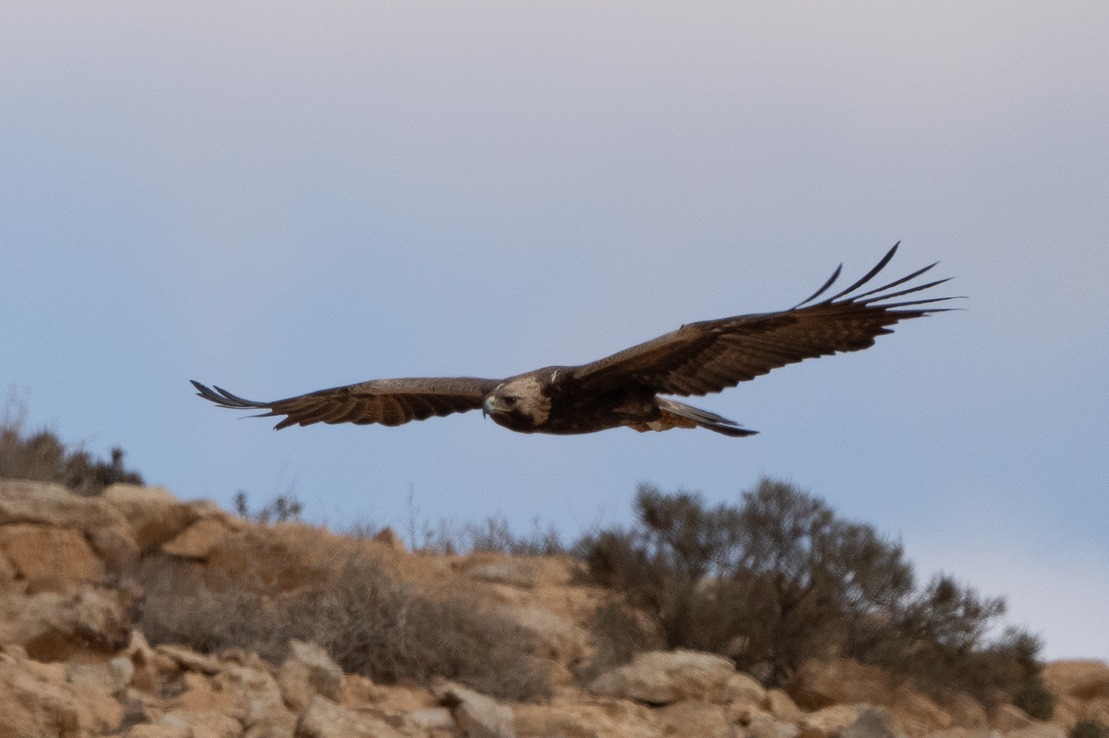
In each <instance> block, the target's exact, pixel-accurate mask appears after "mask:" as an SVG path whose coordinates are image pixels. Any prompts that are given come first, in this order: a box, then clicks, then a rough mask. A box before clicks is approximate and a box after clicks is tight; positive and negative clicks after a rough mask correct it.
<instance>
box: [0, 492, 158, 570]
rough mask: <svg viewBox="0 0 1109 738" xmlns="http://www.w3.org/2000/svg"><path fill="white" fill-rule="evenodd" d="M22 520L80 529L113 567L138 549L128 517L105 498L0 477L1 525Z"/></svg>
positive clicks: (125, 563) (127, 560)
mask: <svg viewBox="0 0 1109 738" xmlns="http://www.w3.org/2000/svg"><path fill="white" fill-rule="evenodd" d="M21 523H22V524H30V525H39V526H45V527H49V528H68V529H70V530H74V531H77V532H79V533H80V534H81V535H83V536H84V537H85V540H86V541H87V542H88V544H89V545H90V546H91V547H92V550H93V551H95V552H96V554H97V556H98V557H99V558H100V559H101V561H103V563H104V564H105V565H106V566H108V567H109V568H111V569H113V570H119V569H122V568H124V567H126V566H129V565H130V564H131V563H133V562H134V561H135V560H136V558H137V556H138V553H139V547H138V545H137V544H136V543H135V537H134V535H133V534H132V533H131V526H130V524H129V523H128V522H127V519H126V518H125V517H124V516H123V515H122V514H121V513H120V512H119V510H117V509H116V508H115V507H113V506H112V505H110V504H109V503H107V502H105V501H104V500H103V499H101V498H99V497H79V496H78V495H75V494H73V493H72V492H70V491H69V490H67V489H66V488H64V487H62V486H60V485H57V484H49V483H46V482H30V481H25V480H20V479H0V526H11V525H18V524H21Z"/></svg>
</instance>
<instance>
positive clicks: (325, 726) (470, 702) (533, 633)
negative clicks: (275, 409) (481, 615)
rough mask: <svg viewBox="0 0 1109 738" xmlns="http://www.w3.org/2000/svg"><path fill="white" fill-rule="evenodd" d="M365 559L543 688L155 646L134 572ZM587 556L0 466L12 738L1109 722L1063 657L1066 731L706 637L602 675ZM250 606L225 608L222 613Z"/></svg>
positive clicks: (1026, 733)
mask: <svg viewBox="0 0 1109 738" xmlns="http://www.w3.org/2000/svg"><path fill="white" fill-rule="evenodd" d="M355 555H357V556H369V557H372V558H373V560H374V561H375V562H377V564H375V565H380V566H381V567H384V568H386V569H387V570H388V571H389V572H391V575H390V576H395V577H396V578H397V580H398V581H401V582H404V583H405V587H409V588H411V590H412V591H419V592H425V591H426V592H438V593H440V595H439V596H440V597H442V596H445V595H443V593H448V595H449V593H451V592H461V591H464V592H466V595H467V597H469V598H475V597H476V598H480V599H481V600H482V601H483V602H485V603H487V605H488V607H489V608H490V609H491V610H493V611H495V612H496V613H497V619H495V620H490V621H488V622H490V623H495V624H496V625H495V628H496V629H497V632H496V633H494V634H493V635H494V637H496V638H498V639H502V638H503V640H504V641H505V642H508V643H513V644H520V647H521V648H524V649H526V650H527V652H528V653H527V658H528V659H529V661H527V662H526V663H528V664H530V665H531V666H530V667H529V668H531V669H533V670H534V671H535V673H537V674H541V675H542V676H543V683H544V684H545V685H547V686H548V688H547V689H545V691H544V692H543V693H542V696H540V697H532V698H529V701H513V700H508V699H505V698H503V697H502V698H499V699H495V698H493V697H491V696H489V695H488V694H482V693H481V692H480V691H478V690H476V689H474V688H471V687H467V686H464V685H463V684H461V683H458V682H455V681H450V680H447V679H442V678H440V679H435V678H431V679H427V680H423V681H422V682H418V681H415V680H408V681H405V680H400V682H399V683H391V684H385V683H375V682H374V681H372V680H371V679H369V678H368V677H366V676H363V675H360V674H356V673H344V672H343V669H342V668H340V666H339V665H338V664H337V663H336V661H335V660H334V659H333V658H332V656H331V655H329V653H328V652H326V651H325V650H323V649H322V648H321V647H320V646H318V645H316V644H314V643H313V642H312V639H311V638H305V639H302V640H290V641H289V642H288V643H286V644H284V645H283V648H282V653H281V655H280V657H278V658H275V657H274V656H273V654H269V658H270V660H268V661H267V660H264V659H263V658H262V657H261V656H260V655H258V653H255V652H253V651H248V650H246V649H243V648H235V647H231V648H222V649H215V650H213V652H212V653H201V652H200V651H198V650H196V648H190V647H187V646H185V645H181V644H175V643H168V642H167V643H162V644H160V645H155V646H151V645H150V643H149V642H148V639H147V637H146V636H145V635H144V632H143V629H142V626H143V623H146V622H151V621H150V619H149V618H146V619H144V608H149V607H151V606H152V602H151V598H150V596H149V595H150V592H149V591H147V590H149V588H150V586H151V583H152V582H153V583H155V584H157V582H156V581H155V580H152V579H151V577H152V576H157V575H158V574H157V572H158V571H160V570H154V571H155V574H154V575H151V574H150V571H149V570H147V571H146V574H145V577H146V579H145V580H144V579H143V577H141V576H136V575H135V573H136V572H139V571H141V570H142V562H144V561H145V562H149V561H151V560H154V559H161V560H164V561H168V562H173V563H176V564H178V565H180V566H181V567H185V568H186V569H187V571H189V572H190V576H193V577H195V578H196V581H209V580H211V581H215V580H218V581H220V582H222V583H224V584H225V585H226V584H227V583H228V582H231V583H234V582H236V581H238V580H239V579H242V578H245V577H250V579H251V582H253V583H254V585H255V586H256V585H257V583H258V582H263V583H264V584H265V586H266V587H267V588H268V590H267V591H272V593H273V598H274V602H278V601H279V600H280V598H281V597H284V596H286V595H295V593H297V592H298V591H302V590H304V588H306V587H309V586H311V584H312V583H313V582H314V581H317V580H318V579H319V577H320V572H321V571H324V570H325V569H326V567H334V566H335V562H337V561H343V560H350V557H351V556H355ZM574 566H575V565H574V563H573V562H571V561H568V560H563V559H558V558H513V557H507V556H502V555H492V554H474V555H469V556H433V555H426V554H420V553H415V554H414V553H409V552H407V551H405V550H404V547H403V545H401V543H400V542H399V540H398V539H397V537H396V536H395V535H393V534H392V533H391V531H388V530H386V531H383V532H382V533H381V534H380V535H378V536H376V537H375V538H374V539H365V538H351V537H343V536H337V535H333V534H331V533H329V532H327V531H325V530H321V529H318V528H314V527H310V526H304V525H291V524H278V525H272V526H263V525H257V524H254V523H250V522H248V521H245V520H242V519H240V518H237V517H235V516H232V515H229V514H227V513H225V512H223V511H222V510H220V509H219V508H217V507H216V506H214V505H212V504H211V503H207V502H181V501H179V500H177V499H176V498H174V497H173V495H171V494H170V493H168V492H166V491H165V490H161V489H153V488H144V487H135V486H124V485H116V486H114V487H111V488H109V489H108V490H107V491H106V492H105V493H104V494H103V495H101V496H98V497H78V496H75V495H73V494H71V493H70V492H68V491H66V490H64V489H62V488H61V487H57V486H54V485H49V484H41V483H32V482H23V481H15V480H0V738H7V737H8V736H13V737H18V738H27V737H31V736H67V737H68V736H95V735H120V736H127V737H128V738H186V737H189V736H192V737H194V738H209V737H211V738H232V737H237V736H247V737H250V738H291V737H293V736H296V737H297V738H310V737H312V738H315V737H319V738H324V737H331V736H335V737H339V736H355V737H358V736H382V737H385V738H388V737H392V736H421V737H424V736H426V737H428V738H431V737H446V736H475V737H476V736H490V737H506V736H520V737H521V738H523V737H525V736H536V737H539V736H551V737H557V736H564V737H565V738H585V737H587V736H613V737H615V738H620V737H623V736H627V737H629V738H630V737H632V736H636V737H638V736H642V737H644V738H647V737H653V736H690V737H693V736H697V737H701V736H706V737H715V736H720V737H722V738H723V737H725V736H727V737H730V738H886V737H887V736H888V737H889V738H893V737H895V736H906V737H910V738H918V737H921V736H927V737H928V738H991V737H997V738H1000V736H1006V737H1008V738H1065V736H1066V735H1067V733H1068V731H1070V730H1071V728H1073V726H1074V725H1075V724H1076V723H1077V722H1078V721H1079V720H1092V721H1097V722H1100V723H1102V724H1104V725H1109V666H1107V665H1106V664H1105V663H1103V662H1095V661H1090V662H1060V663H1054V664H1050V665H1048V667H1047V669H1046V671H1045V681H1046V683H1047V685H1048V687H1049V688H1050V689H1051V690H1052V692H1053V693H1054V694H1055V695H1056V697H1057V705H1056V710H1055V717H1054V719H1053V721H1052V722H1050V723H1043V722H1037V721H1034V720H1032V719H1030V718H1029V717H1028V716H1027V715H1025V714H1024V713H1023V712H1021V711H1020V710H1019V709H1018V708H1016V707H1014V706H1012V705H1000V706H997V707H995V708H993V709H992V710H990V711H987V710H986V709H985V708H984V707H983V706H982V705H981V704H979V703H978V702H976V701H975V700H973V699H971V698H970V697H967V696H964V695H955V696H953V697H952V698H950V699H948V700H945V701H944V702H943V703H942V704H940V703H938V702H936V701H934V700H933V699H930V698H929V697H927V696H925V695H924V694H921V693H919V692H916V691H914V690H912V689H911V688H909V687H907V686H905V685H901V686H896V685H893V684H892V683H891V682H890V680H889V679H887V678H886V677H885V675H884V674H882V673H881V672H880V671H878V670H877V669H874V668H873V667H868V666H863V665H861V664H857V663H852V662H847V661H836V662H830V663H815V662H814V663H809V664H807V665H806V666H805V667H804V668H803V669H802V670H801V672H800V673H799V674H798V675H797V676H796V678H794V679H793V680H792V681H791V682H790V684H789V685H787V689H786V690H782V689H771V690H767V689H765V688H763V687H762V686H761V685H760V684H759V683H758V682H757V681H756V680H755V679H754V678H753V677H751V676H750V675H748V674H744V673H740V672H737V671H735V669H734V668H733V666H732V662H731V661H729V660H727V659H725V658H722V657H720V656H716V655H713V654H707V653H699V652H694V651H671V652H664V651H651V652H646V653H642V654H640V655H638V656H637V657H636V658H635V659H634V660H633V661H632V662H631V663H627V664H623V665H620V666H615V667H612V668H594V669H593V670H590V669H589V668H586V667H585V666H583V665H587V664H593V665H594V667H595V666H596V665H597V663H598V662H597V660H596V659H595V658H594V656H595V650H596V649H595V644H593V643H592V642H591V636H590V631H589V629H588V628H587V627H586V624H587V623H588V622H589V620H590V617H591V616H592V614H593V612H594V610H595V609H596V607H597V606H598V604H599V603H600V602H601V601H602V593H601V592H599V591H598V590H596V589H595V588H592V587H590V586H587V585H584V584H581V583H579V582H578V581H577V580H576V578H575V577H574ZM182 570H185V569H182ZM175 571H176V570H175ZM139 582H145V583H146V589H145V590H144V587H143V586H142V585H141V584H140V583H139ZM406 591H407V590H406ZM429 596H430V595H429ZM161 602H162V604H161V605H160V607H163V608H164V607H165V599H164V597H163V599H162V600H161ZM189 602H195V600H192V601H189ZM448 604H449V603H448ZM191 607H193V605H185V604H183V605H182V606H181V607H180V608H178V609H179V610H180V611H179V612H176V613H170V615H175V616H176V618H177V620H176V621H175V622H177V623H178V627H180V624H181V623H184V624H185V625H188V623H189V621H190V618H193V617H196V618H199V617H200V615H199V613H198V612H196V611H193V610H191V609H190V608H191ZM445 612H449V607H447V609H446V610H445ZM209 615H210V614H209ZM241 615H242V613H236V612H235V611H234V610H231V611H229V612H227V619H228V626H229V627H231V626H234V625H235V622H234V621H235V619H236V617H239V616H241ZM171 619H172V618H171ZM321 627H322V626H321ZM491 627H492V626H491ZM161 632H163V634H164V631H161ZM486 635H487V636H488V634H486ZM194 645H195V644H194ZM479 656H480V654H479ZM471 658H472V656H471ZM506 678H509V679H514V678H516V677H515V676H514V675H506ZM502 686H504V685H502ZM509 686H510V685H509Z"/></svg>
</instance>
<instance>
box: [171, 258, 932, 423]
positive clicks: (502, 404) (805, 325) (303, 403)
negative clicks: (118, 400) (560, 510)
mask: <svg viewBox="0 0 1109 738" xmlns="http://www.w3.org/2000/svg"><path fill="white" fill-rule="evenodd" d="M897 246H898V244H895V245H894V247H893V248H892V249H890V250H889V252H888V253H887V254H886V255H885V256H884V257H882V260H881V261H879V262H878V264H877V265H876V266H875V267H874V268H873V269H871V270H870V271H869V272H867V273H866V275H865V276H863V277H862V278H861V279H859V280H858V281H856V282H855V283H854V284H852V285H851V286H850V287H848V288H846V289H844V290H841V291H839V292H836V293H835V294H832V295H831V296H830V297H824V299H822V300H819V301H817V300H818V298H820V297H821V296H823V295H824V294H825V293H827V292H828V291H829V290H830V289H831V288H832V285H833V284H835V282H836V281H837V280H838V278H839V276H840V271H841V269H842V265H840V267H837V268H836V270H835V272H834V273H833V274H832V276H831V277H830V278H829V279H828V280H827V281H826V282H825V283H824V284H823V286H821V287H820V289H818V290H817V291H816V292H815V293H813V294H812V295H811V296H810V297H809V298H807V299H805V300H803V301H802V302H800V303H798V304H797V305H796V306H795V307H792V308H790V309H789V310H782V311H780V312H774V313H755V314H751V315H738V316H735V317H732V318H721V319H719V320H706V321H702V322H699V323H687V324H686V325H683V326H682V327H681V328H678V329H677V330H676V331H672V332H670V333H667V334H665V335H663V336H659V337H658V338H655V339H653V340H651V341H647V342H646V343H641V344H639V345H637V346H632V347H631V348H628V349H624V350H623V351H620V352H617V353H615V354H613V355H612V356H607V357H605V358H603V359H599V360H598V361H594V362H592V363H589V364H581V365H578V366H548V367H545V368H543V369H536V370H534V371H530V372H525V373H524V374H517V375H515V376H512V377H508V378H506V379H480V378H477V377H420V378H411V379H373V380H370V381H368V382H361V383H359V384H352V385H348V386H345V387H334V388H332V389H325V390H319V391H317V392H310V393H308V394H306V395H298V396H296V397H290V398H288V399H285V400H275V401H273V402H254V401H252V400H246V399H243V398H242V397H239V396H238V395H233V394H231V393H230V392H228V391H227V390H225V389H221V388H220V387H216V386H213V387H207V386H205V385H203V384H201V383H199V382H196V381H193V382H192V384H193V386H194V387H196V389H197V394H198V395H200V396H201V397H203V398H204V399H206V400H210V401H212V402H214V403H215V404H216V405H219V406H220V407H226V408H232V409H234V410H264V411H265V412H263V413H260V416H261V417H267V416H281V415H283V416H285V417H284V418H283V419H282V420H281V421H280V422H279V423H278V424H277V425H276V426H275V428H277V429H281V428H285V427H287V426H290V425H311V424H313V423H357V424H368V423H379V424H381V425H387V426H394V425H401V424H403V423H407V422H409V421H411V420H425V419H426V418H430V417H431V416H433V415H435V416H443V415H450V414H452V413H461V412H466V411H468V410H478V409H480V410H481V411H482V414H483V415H488V416H489V417H491V418H492V419H493V421H494V422H496V423H497V424H499V425H502V426H504V427H505V428H508V429H509V430H514V431H518V432H520V433H554V434H575V433H593V432H596V431H601V430H607V429H608V428H617V427H620V426H626V427H628V428H633V429H635V430H637V431H648V430H652V431H664V430H670V429H671V428H707V429H708V430H711V431H715V432H717V433H723V434H724V435H726V436H749V435H753V434H755V433H756V432H757V431H753V430H749V429H747V428H744V427H742V426H740V425H739V424H738V423H736V422H734V421H732V420H728V419H727V418H723V417H721V416H719V415H717V414H715V413H711V412H709V411H707V410H700V409H698V408H695V407H690V406H689V405H686V404H684V403H682V402H678V401H677V400H674V399H671V398H670V397H665V396H664V395H678V396H690V395H704V394H708V393H710V392H720V391H721V390H723V389H725V388H727V387H734V386H736V385H737V384H739V383H740V382H745V381H747V380H749V379H754V378H755V377H758V376H760V375H763V374H766V373H767V372H769V371H770V370H772V369H777V368H778V367H780V366H786V365H787V364H794V363H796V362H799V361H803V360H805V359H810V358H815V357H819V356H827V355H830V354H835V353H838V352H840V351H860V350H862V349H865V348H868V347H870V346H872V345H873V344H874V339H875V337H876V336H879V335H882V334H884V333H891V332H892V329H891V328H890V326H892V325H894V324H895V323H897V322H899V321H902V320H908V319H910V318H919V317H922V316H925V315H928V314H930V313H935V312H942V311H944V310H947V309H950V308H940V307H935V304H936V303H939V302H943V301H945V300H950V299H954V298H952V297H923V298H921V297H916V298H914V299H909V300H899V299H898V298H903V297H905V296H906V295H912V294H914V293H920V292H923V291H925V290H928V289H930V288H932V287H935V286H937V285H939V284H942V283H944V282H946V281H948V280H947V279H939V280H935V281H931V282H926V283H923V284H921V283H919V282H918V283H916V284H913V280H916V279H917V278H918V277H920V276H921V275H923V274H924V273H925V272H927V271H929V270H930V269H931V268H932V267H934V266H936V264H930V265H928V266H926V267H924V268H923V269H918V270H917V271H915V272H913V273H912V274H909V275H908V276H905V277H901V278H900V279H895V280H893V281H892V282H889V283H887V284H884V285H882V286H881V287H874V288H871V289H867V290H865V291H859V290H860V289H861V288H862V287H863V286H864V285H869V284H870V282H871V280H873V279H874V277H875V276H877V275H878V273H879V272H881V271H882V270H883V269H884V268H885V267H886V265H887V264H889V262H890V260H891V259H892V258H893V255H894V254H895V253H896V252H897ZM936 263H938V262H936ZM948 279H950V278H948ZM898 288H899V289H898ZM930 294H931V293H930Z"/></svg>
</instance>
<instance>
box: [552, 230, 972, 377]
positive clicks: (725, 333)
mask: <svg viewBox="0 0 1109 738" xmlns="http://www.w3.org/2000/svg"><path fill="white" fill-rule="evenodd" d="M896 251H897V246H896V245H895V246H894V247H893V248H892V249H890V251H889V252H888V253H887V254H886V255H885V256H884V257H883V258H882V259H881V260H880V261H879V262H878V264H877V265H876V266H875V267H874V268H873V269H871V270H870V271H869V272H868V273H867V274H866V275H865V276H864V277H862V278H861V279H859V280H858V281H856V282H855V283H853V284H852V285H851V286H850V287H848V288H846V289H843V290H841V291H840V292H837V293H836V294H834V295H832V296H831V297H828V298H825V299H824V300H822V301H820V302H815V300H816V299H817V298H818V297H820V296H821V295H823V294H824V293H825V292H827V290H828V289H829V288H830V287H831V286H832V285H833V283H835V281H836V280H837V278H838V277H839V275H840V269H836V271H835V273H834V274H832V276H831V278H830V279H828V281H826V282H825V283H824V285H823V286H822V287H821V288H820V289H819V290H817V291H816V293H814V294H813V295H812V296H811V297H809V298H808V299H807V300H804V301H802V302H801V303H800V304H798V305H797V306H796V307H793V308H791V309H789V310H783V311H780V312H776V313H760V314H753V315H737V316H735V317H731V318H723V319H720V320H706V321H702V322H700V323H690V324H688V325H683V326H682V327H681V328H679V329H678V330H676V331H672V332H670V333H667V334H666V335H663V336H659V337H658V338H656V339H654V340H651V341H647V342H646V343H641V344H639V345H638V346H632V347H631V348H628V349H625V350H623V351H620V352H618V353H615V354H613V355H612V356H608V357H606V358H604V359H600V360H599V361H595V362H593V363H591V364H585V365H583V366H579V367H574V368H573V370H572V371H571V376H572V377H573V379H574V380H575V381H577V382H578V383H579V384H580V386H581V387H583V388H586V389H591V390H594V391H602V390H605V389H611V388H613V387H616V386H627V385H638V386H640V387H645V388H648V389H650V390H651V391H653V392H658V393H661V394H671V395H703V394H706V393H709V392H719V391H720V390H722V389H724V388H726V387H734V386H735V385H737V384H738V383H740V382H745V381H747V380H750V379H754V378H755V377H758V376H760V375H763V374H766V373H767V372H769V371H771V370H773V369H776V368H778V367H781V366H786V365H787V364H793V363H796V362H799V361H803V360H805V359H810V358H815V357H818V356H827V355H830V354H835V353H839V352H841V351H860V350H862V349H865V348H868V347H870V346H871V345H873V344H874V339H875V338H876V337H877V336H880V335H882V334H884V333H890V332H891V326H893V325H894V324H895V323H897V322H899V321H902V320H908V319H912V318H919V317H922V316H925V315H928V314H930V313H934V312H939V311H941V310H944V308H940V307H935V303H938V302H943V301H945V300H950V299H953V298H951V297H921V298H916V299H910V300H898V299H897V298H900V297H904V296H905V295H911V294H913V293H919V292H922V291H924V290H928V289H931V288H932V287H935V286H937V285H940V284H942V283H944V282H946V281H947V280H946V279H939V280H935V281H931V282H926V283H923V284H920V283H917V284H912V282H913V280H915V279H916V278H917V277H919V276H921V275H922V274H924V273H925V272H927V271H928V270H929V269H931V268H932V267H934V266H935V264H931V265H929V266H926V267H924V268H923V269H918V270H917V271H915V272H913V273H912V274H909V275H908V276H905V277H901V278H900V279H896V280H893V281H892V282H889V283H887V284H884V285H882V286H881V287H876V288H871V289H867V290H866V291H863V292H860V291H859V289H860V288H862V287H863V286H864V285H868V284H869V283H870V280H871V279H873V278H874V277H875V276H876V275H877V274H878V273H879V272H880V271H882V269H883V268H884V267H885V266H886V265H887V264H888V263H889V261H890V259H892V258H893V255H894V253H895V252H896ZM907 284H908V286H906V285H907Z"/></svg>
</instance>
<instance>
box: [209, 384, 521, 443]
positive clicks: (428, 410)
mask: <svg viewBox="0 0 1109 738" xmlns="http://www.w3.org/2000/svg"><path fill="white" fill-rule="evenodd" d="M190 381H192V380H190ZM500 381H501V380H499V379H479V378H477V377H419V378H413V379H375V380H372V381H369V382H362V383H360V384H351V385H347V386H346V387H332V388H331V389H325V390H319V391H317V392H310V393H308V394H306V395H298V396H297V397H289V398H287V399H284V400H275V401H273V402H255V401H253V400H246V399H243V398H242V397H239V396H238V395H233V394H231V393H230V392H228V391H227V390H225V389H222V388H221V387H216V386H213V387H207V386H205V385H203V384H201V383H200V382H196V381H193V382H192V384H193V386H194V387H196V390H197V392H196V393H197V394H198V395H200V396H201V397H203V398H204V399H206V400H210V401H211V402H214V403H215V404H217V405H219V406H220V407H227V408H232V409H234V410H254V409H257V410H265V411H266V412H264V413H260V414H259V415H256V416H252V417H269V416H278V415H284V416H285V418H284V419H283V420H282V421H281V422H279V423H278V424H277V425H275V426H274V428H275V429H276V430H280V429H282V428H286V427H288V426H290V425H311V424H312V423H356V424H359V425H364V424H367V423H379V424H381V425H390V426H392V425H401V424H402V423H407V422H409V421H411V420H425V419H427V418H430V417H432V416H433V415H434V416H443V415H450V414H451V413H463V412H466V411H467V410H477V409H479V408H480V407H481V403H482V401H483V400H484V399H485V396H486V395H487V394H488V393H490V392H492V391H493V389H494V388H495V387H496V386H497V385H498V384H499V383H500Z"/></svg>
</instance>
